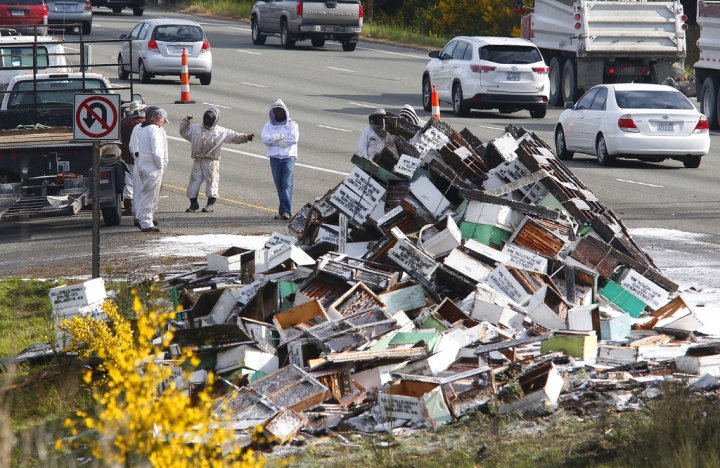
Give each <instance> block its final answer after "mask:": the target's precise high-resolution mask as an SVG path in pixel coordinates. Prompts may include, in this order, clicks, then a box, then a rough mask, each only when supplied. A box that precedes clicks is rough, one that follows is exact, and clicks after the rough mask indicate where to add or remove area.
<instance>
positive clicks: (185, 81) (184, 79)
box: [175, 47, 195, 104]
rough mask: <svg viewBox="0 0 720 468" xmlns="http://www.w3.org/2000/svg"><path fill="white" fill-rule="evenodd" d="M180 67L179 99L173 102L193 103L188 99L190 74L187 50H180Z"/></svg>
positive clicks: (193, 102)
mask: <svg viewBox="0 0 720 468" xmlns="http://www.w3.org/2000/svg"><path fill="white" fill-rule="evenodd" d="M181 64H182V67H181V68H180V100H179V101H175V104H195V101H191V100H190V74H189V73H188V61H187V50H186V49H185V47H183V50H182V62H181Z"/></svg>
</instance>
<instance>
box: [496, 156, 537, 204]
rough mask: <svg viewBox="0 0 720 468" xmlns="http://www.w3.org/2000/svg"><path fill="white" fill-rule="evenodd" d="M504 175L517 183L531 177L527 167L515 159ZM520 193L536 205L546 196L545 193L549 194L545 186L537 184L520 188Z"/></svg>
mask: <svg viewBox="0 0 720 468" xmlns="http://www.w3.org/2000/svg"><path fill="white" fill-rule="evenodd" d="M503 175H504V176H505V177H506V178H507V179H508V180H510V181H511V182H515V181H517V180H520V179H522V178H523V177H526V176H529V175H530V171H529V170H528V169H527V168H526V167H525V165H524V164H523V163H521V162H520V161H518V160H517V159H515V160H514V161H512V162H510V163H509V164H508V165H507V167H506V168H505V170H504V171H503ZM520 191H521V192H522V193H524V194H525V195H526V196H527V197H528V198H529V199H530V200H531V201H532V202H534V203H537V202H539V201H540V200H541V199H542V197H543V196H544V195H545V193H547V190H546V189H545V186H544V185H542V184H541V183H537V182H536V183H534V184H532V185H526V186H524V187H520Z"/></svg>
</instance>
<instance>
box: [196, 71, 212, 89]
mask: <svg viewBox="0 0 720 468" xmlns="http://www.w3.org/2000/svg"><path fill="white" fill-rule="evenodd" d="M198 78H200V84H201V85H205V86H207V85H209V84H210V81H212V73H206V74H204V75H200V76H198Z"/></svg>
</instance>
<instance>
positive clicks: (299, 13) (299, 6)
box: [297, 2, 303, 18]
mask: <svg viewBox="0 0 720 468" xmlns="http://www.w3.org/2000/svg"><path fill="white" fill-rule="evenodd" d="M302 10H303V2H298V4H297V16H298V18H302Z"/></svg>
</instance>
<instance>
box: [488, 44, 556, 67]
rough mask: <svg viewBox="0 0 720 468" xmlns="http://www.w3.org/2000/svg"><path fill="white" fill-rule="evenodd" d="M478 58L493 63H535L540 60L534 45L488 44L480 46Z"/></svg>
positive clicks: (540, 57)
mask: <svg viewBox="0 0 720 468" xmlns="http://www.w3.org/2000/svg"><path fill="white" fill-rule="evenodd" d="M480 60H486V61H488V62H495V63H535V62H540V61H542V56H541V55H540V52H539V51H538V50H537V49H536V48H535V47H529V46H506V45H489V46H485V47H481V48H480Z"/></svg>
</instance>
